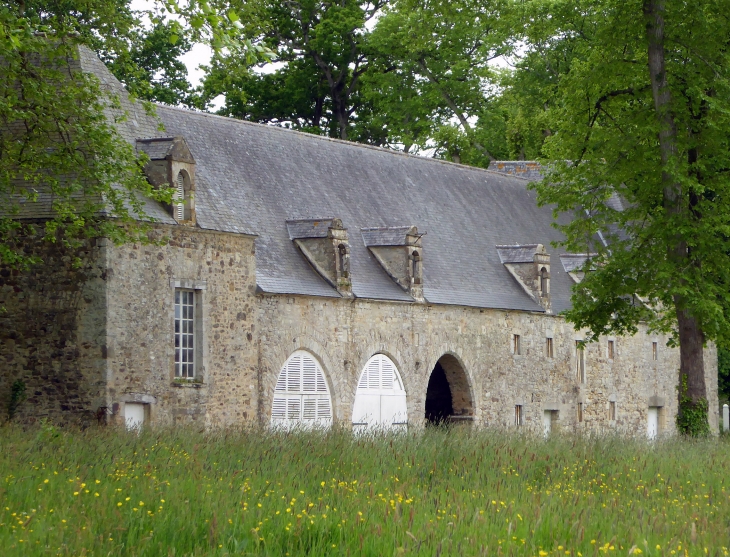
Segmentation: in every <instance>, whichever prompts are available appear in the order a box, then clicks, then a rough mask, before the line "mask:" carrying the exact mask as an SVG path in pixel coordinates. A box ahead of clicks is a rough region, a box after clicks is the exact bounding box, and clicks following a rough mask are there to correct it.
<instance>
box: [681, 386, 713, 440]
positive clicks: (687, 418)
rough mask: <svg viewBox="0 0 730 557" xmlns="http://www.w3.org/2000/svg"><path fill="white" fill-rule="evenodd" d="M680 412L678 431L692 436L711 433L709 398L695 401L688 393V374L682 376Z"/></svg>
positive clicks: (704, 435) (702, 435)
mask: <svg viewBox="0 0 730 557" xmlns="http://www.w3.org/2000/svg"><path fill="white" fill-rule="evenodd" d="M677 390H678V391H679V412H678V413H677V431H678V432H679V433H682V434H683V435H689V436H690V437H707V436H708V435H710V424H709V422H708V420H707V412H708V408H709V407H708V404H707V399H704V398H701V399H700V400H697V401H694V400H692V398H691V397H690V396H688V394H687V390H688V386H687V376H686V375H685V374H682V375H681V376H680V384H679V385H677Z"/></svg>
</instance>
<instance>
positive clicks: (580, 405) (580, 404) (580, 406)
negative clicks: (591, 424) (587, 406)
mask: <svg viewBox="0 0 730 557" xmlns="http://www.w3.org/2000/svg"><path fill="white" fill-rule="evenodd" d="M582 421H583V403H582V402H579V403H578V422H582Z"/></svg>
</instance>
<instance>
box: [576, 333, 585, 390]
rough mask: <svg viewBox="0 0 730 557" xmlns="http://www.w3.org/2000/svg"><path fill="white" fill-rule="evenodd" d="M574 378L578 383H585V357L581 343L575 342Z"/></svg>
mask: <svg viewBox="0 0 730 557" xmlns="http://www.w3.org/2000/svg"><path fill="white" fill-rule="evenodd" d="M575 378H576V380H577V381H578V382H579V383H585V382H586V357H585V349H584V348H583V347H582V346H581V341H579V340H576V341H575Z"/></svg>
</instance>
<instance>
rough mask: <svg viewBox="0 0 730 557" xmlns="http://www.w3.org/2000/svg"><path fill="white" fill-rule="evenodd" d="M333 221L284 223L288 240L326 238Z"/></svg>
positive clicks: (311, 220) (289, 221)
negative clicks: (287, 232)
mask: <svg viewBox="0 0 730 557" xmlns="http://www.w3.org/2000/svg"><path fill="white" fill-rule="evenodd" d="M333 220H334V219H301V220H288V221H286V229H287V230H288V231H289V238H291V239H292V240H297V239H301V238H326V237H327V232H328V230H329V228H330V227H331V226H332V221H333Z"/></svg>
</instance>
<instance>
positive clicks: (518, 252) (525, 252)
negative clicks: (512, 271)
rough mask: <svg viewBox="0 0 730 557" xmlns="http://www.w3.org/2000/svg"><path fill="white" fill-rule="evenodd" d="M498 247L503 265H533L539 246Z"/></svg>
mask: <svg viewBox="0 0 730 557" xmlns="http://www.w3.org/2000/svg"><path fill="white" fill-rule="evenodd" d="M496 247H497V253H498V254H499V260H500V261H501V262H502V263H532V262H533V261H534V260H535V252H537V244H526V245H519V246H496Z"/></svg>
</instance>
